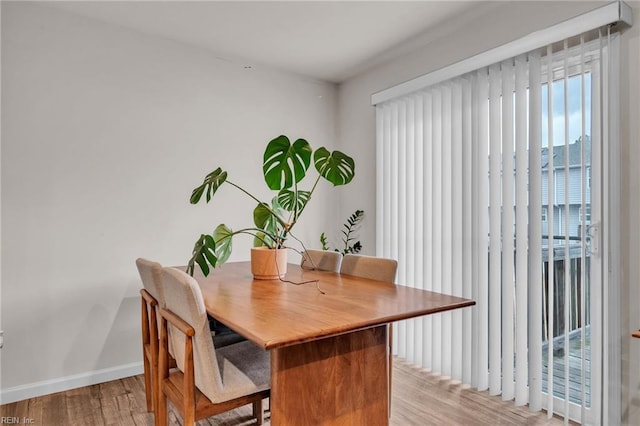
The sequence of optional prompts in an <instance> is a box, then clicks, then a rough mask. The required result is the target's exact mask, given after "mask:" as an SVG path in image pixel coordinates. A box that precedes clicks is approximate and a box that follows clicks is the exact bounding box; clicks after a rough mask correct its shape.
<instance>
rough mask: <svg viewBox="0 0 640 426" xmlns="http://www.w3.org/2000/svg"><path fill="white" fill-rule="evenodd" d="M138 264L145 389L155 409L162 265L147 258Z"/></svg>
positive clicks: (148, 408)
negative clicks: (141, 286)
mask: <svg viewBox="0 0 640 426" xmlns="http://www.w3.org/2000/svg"><path fill="white" fill-rule="evenodd" d="M136 266H137V267H138V273H139V274H140V279H141V280H142V285H143V287H144V288H143V289H141V290H140V300H141V304H142V307H141V313H142V316H141V329H142V358H143V364H144V390H145V394H146V398H147V411H149V412H151V411H153V410H154V408H155V406H156V404H157V402H156V401H157V392H156V389H157V387H156V383H157V380H158V379H157V378H158V348H159V330H160V328H159V325H160V324H159V321H158V318H159V316H158V313H157V309H158V305H159V300H164V298H163V297H162V287H161V278H160V274H161V271H162V266H161V265H160V264H159V263H156V262H152V261H150V260H147V259H142V258H140V259H137V260H136Z"/></svg>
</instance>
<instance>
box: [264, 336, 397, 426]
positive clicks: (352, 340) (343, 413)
mask: <svg viewBox="0 0 640 426" xmlns="http://www.w3.org/2000/svg"><path fill="white" fill-rule="evenodd" d="M387 339H388V336H387V326H386V325H382V326H377V327H374V328H369V329H365V330H358V331H355V332H352V333H347V334H343V335H339V336H334V337H327V338H324V339H320V340H314V341H312V342H307V343H301V344H298V345H292V346H287V347H283V348H278V349H273V350H272V351H271V424H272V425H274V426H281V425H295V426H301V425H338V424H344V425H366V426H376V425H388V422H389V411H388V410H389V405H388V390H389V385H388V360H389V357H388V345H387Z"/></svg>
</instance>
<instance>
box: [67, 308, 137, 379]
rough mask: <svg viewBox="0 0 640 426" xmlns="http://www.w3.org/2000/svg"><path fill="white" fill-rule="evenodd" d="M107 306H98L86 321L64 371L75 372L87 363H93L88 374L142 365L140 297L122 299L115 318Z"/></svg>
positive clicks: (71, 348) (74, 341)
mask: <svg viewBox="0 0 640 426" xmlns="http://www.w3.org/2000/svg"><path fill="white" fill-rule="evenodd" d="M107 306H108V305H107V303H104V304H103V303H96V304H94V305H93V306H92V307H91V308H90V309H89V311H88V312H87V313H86V314H85V317H84V318H82V322H83V324H84V326H83V327H80V328H79V329H78V333H77V334H76V336H75V338H74V339H73V341H72V343H71V345H70V347H69V350H68V352H67V357H66V358H65V360H64V371H74V370H76V369H77V364H78V363H81V364H84V363H86V362H87V360H90V361H91V362H92V365H91V366H89V371H87V373H90V372H91V371H96V370H102V369H105V368H117V367H119V366H123V365H127V364H131V363H134V362H139V361H140V362H141V360H142V355H141V344H140V298H139V297H138V296H130V297H124V298H123V299H121V301H120V304H119V306H118V309H117V311H116V312H115V315H114V314H113V313H111V312H110V311H109V309H107ZM74 366H75V367H74ZM81 374H82V372H81Z"/></svg>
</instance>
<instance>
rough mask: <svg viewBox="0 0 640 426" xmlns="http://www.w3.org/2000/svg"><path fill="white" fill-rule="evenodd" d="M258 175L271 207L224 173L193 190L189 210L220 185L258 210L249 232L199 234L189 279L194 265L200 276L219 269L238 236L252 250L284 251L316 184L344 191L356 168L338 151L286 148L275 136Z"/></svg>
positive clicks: (221, 228) (220, 229) (299, 145)
mask: <svg viewBox="0 0 640 426" xmlns="http://www.w3.org/2000/svg"><path fill="white" fill-rule="evenodd" d="M312 158H313V165H314V167H315V170H316V171H317V172H318V176H317V177H316V178H315V180H314V181H313V184H312V186H311V189H310V190H303V189H301V188H300V187H299V186H298V184H299V183H300V182H301V181H302V180H303V179H304V178H305V176H307V171H308V170H309V168H310V167H309V166H310V165H311V159H312ZM262 173H263V175H264V180H265V182H266V184H267V186H268V187H269V189H271V190H273V191H277V194H276V196H275V197H273V198H272V199H271V202H270V203H267V202H264V201H261V200H259V199H258V198H257V197H256V196H254V195H253V194H251V193H250V192H249V191H247V190H246V189H244V188H243V187H241V186H240V185H238V184H237V183H235V182H232V181H230V180H229V179H227V172H226V171H224V170H222V169H221V168H220V167H218V168H217V169H215V170H214V171H212V172H211V173H209V174H208V175H207V176H206V177H205V178H204V181H203V182H202V184H201V185H200V186H198V187H196V188H195V189H194V190H193V192H192V193H191V199H190V201H191V204H197V203H198V202H199V201H200V200H201V199H202V196H203V195H205V199H206V201H207V203H208V202H209V201H211V199H212V197H213V196H214V195H215V193H216V192H217V191H218V189H219V188H220V187H221V186H222V185H224V184H228V185H231V186H233V187H234V188H236V189H238V190H239V191H241V192H242V193H244V194H245V195H247V196H248V197H250V198H251V199H253V200H254V201H255V202H257V206H256V207H255V208H254V209H253V223H254V226H252V227H248V228H243V229H239V230H236V231H234V230H232V229H230V228H229V227H228V226H226V225H225V224H220V225H218V226H217V227H216V228H215V230H214V231H213V233H212V234H202V235H201V236H200V238H198V240H197V241H196V243H195V245H194V247H193V251H192V256H191V259H190V260H189V263H188V265H187V272H188V273H189V274H191V275H193V272H194V268H195V264H196V263H197V264H198V265H199V266H200V269H201V270H202V273H203V274H204V275H205V276H206V275H208V274H209V270H210V268H209V266H211V267H213V268H215V267H216V266H219V265H222V264H223V263H224V262H225V261H226V260H227V259H228V258H229V256H230V255H231V250H232V245H231V242H232V239H233V237H234V236H235V235H238V234H249V235H252V236H253V238H254V246H256V247H260V246H265V247H269V248H284V247H285V241H286V240H287V238H288V237H289V236H292V237H293V238H295V236H293V234H292V233H291V230H292V229H293V227H294V226H295V224H296V222H297V221H298V219H299V218H300V215H301V214H302V212H303V211H304V210H305V208H306V207H307V205H308V203H309V201H310V200H311V196H312V195H313V192H314V191H315V189H316V186H317V185H318V183H319V182H320V180H321V178H322V179H324V180H326V181H327V182H329V183H331V184H332V185H333V186H338V185H346V184H348V183H349V182H351V180H352V179H353V177H354V175H355V163H354V161H353V159H352V158H351V157H349V156H348V155H346V154H343V153H342V152H340V151H333V152H330V151H329V150H327V149H326V148H324V147H320V148H318V149H316V150H315V151H314V150H313V149H312V148H311V145H309V142H307V141H306V140H304V139H297V140H296V141H295V142H294V143H291V142H290V141H289V138H288V137H286V136H284V135H280V136H278V137H277V138H275V139H272V140H271V141H270V142H269V143H268V144H267V146H266V148H265V151H264V155H263V165H262Z"/></svg>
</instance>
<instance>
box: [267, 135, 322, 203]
mask: <svg viewBox="0 0 640 426" xmlns="http://www.w3.org/2000/svg"><path fill="white" fill-rule="evenodd" d="M311 152H312V150H311V146H310V145H309V142H307V141H306V140H304V139H298V140H296V141H295V142H294V143H293V145H292V144H291V143H290V142H289V138H287V137H286V136H284V135H281V136H278V137H277V138H275V139H273V140H272V141H271V142H269V144H268V145H267V148H266V149H265V151H264V157H263V164H262V172H263V174H264V180H265V182H266V183H267V186H268V187H269V188H270V189H273V190H274V191H279V190H281V189H284V188H291V187H292V186H293V184H294V183H298V182H300V181H301V180H302V179H303V178H304V177H305V175H306V173H307V169H308V168H309V164H310V163H311Z"/></svg>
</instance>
